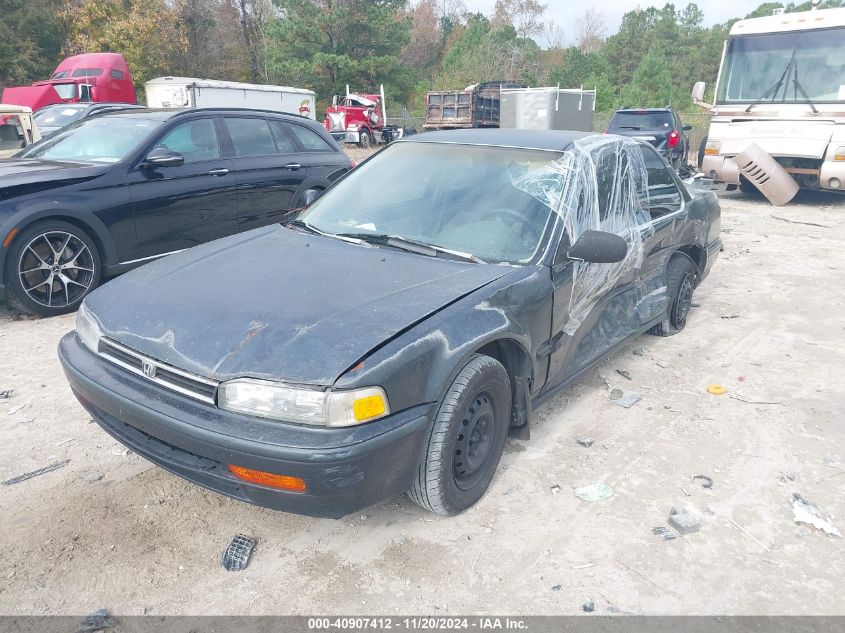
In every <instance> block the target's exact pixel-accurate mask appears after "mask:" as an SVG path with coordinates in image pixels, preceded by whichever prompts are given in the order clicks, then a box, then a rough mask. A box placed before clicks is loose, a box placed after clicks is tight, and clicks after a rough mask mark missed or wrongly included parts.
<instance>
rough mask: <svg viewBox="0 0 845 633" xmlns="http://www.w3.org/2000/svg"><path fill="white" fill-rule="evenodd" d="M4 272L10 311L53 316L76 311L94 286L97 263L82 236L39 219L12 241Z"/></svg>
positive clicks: (64, 225) (89, 241) (88, 241)
mask: <svg viewBox="0 0 845 633" xmlns="http://www.w3.org/2000/svg"><path fill="white" fill-rule="evenodd" d="M57 252H58V255H59V256H58V258H56V257H55V255H56V253H57ZM5 271H6V299H7V300H8V302H9V304H10V305H11V306H12V307H14V308H16V309H18V310H20V311H22V312H28V313H32V314H38V315H41V316H55V315H57V314H65V313H67V312H73V311H74V310H76V309H77V308H78V307H79V304H80V303H82V300H83V299H84V298H85V296H86V295H87V294H88V293H89V292H91V290H93V289H94V288H96V287H97V285H98V284H99V283H100V275H101V274H102V264H101V258H100V252H99V250H98V249H97V245H96V244H95V242H94V240H93V239H91V236H90V235H88V233H86V232H85V231H83V230H82V229H80V228H79V227H77V226H74V225H73V224H69V223H67V222H62V221H60V220H45V221H43V222H36V223H35V224H33V225H32V226H29V227H27V228H25V229H24V230H23V231H21V233H19V234H18V235H17V236H16V237H15V239H14V241H13V242H12V245H11V248H10V249H9V252H8V255H7V256H6V265H5Z"/></svg>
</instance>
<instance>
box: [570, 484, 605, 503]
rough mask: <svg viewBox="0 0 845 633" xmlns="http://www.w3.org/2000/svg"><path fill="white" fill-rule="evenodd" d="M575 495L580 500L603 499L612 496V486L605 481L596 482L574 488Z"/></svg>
mask: <svg viewBox="0 0 845 633" xmlns="http://www.w3.org/2000/svg"><path fill="white" fill-rule="evenodd" d="M575 496H576V497H578V498H579V499H581V500H582V501H603V500H604V499H609V498H610V497H612V496H613V488H611V487H610V486H608V485H607V484H606V483H602V482H598V483H595V484H590V485H589V486H581V487H580V488H576V489H575Z"/></svg>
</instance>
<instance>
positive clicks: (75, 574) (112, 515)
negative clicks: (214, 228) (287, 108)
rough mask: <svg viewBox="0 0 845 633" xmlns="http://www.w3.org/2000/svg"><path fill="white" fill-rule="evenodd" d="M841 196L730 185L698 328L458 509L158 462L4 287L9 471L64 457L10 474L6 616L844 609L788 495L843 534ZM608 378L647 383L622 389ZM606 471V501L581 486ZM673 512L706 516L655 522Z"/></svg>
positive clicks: (635, 353)
mask: <svg viewBox="0 0 845 633" xmlns="http://www.w3.org/2000/svg"><path fill="white" fill-rule="evenodd" d="M356 158H357V157H356ZM843 202H845V199H842V198H837V197H831V196H810V195H804V196H802V198H801V199H800V201H799V202H798V203H797V204H792V205H790V206H789V207H786V208H780V209H774V208H772V207H769V206H768V205H767V204H764V203H763V202H762V201H758V200H754V199H750V198H747V197H745V196H743V195H741V194H738V193H735V194H727V195H726V196H725V197H724V198H723V209H724V211H723V228H724V241H725V251H724V252H723V253H722V255H721V257H720V258H719V260H718V262H717V263H716V266H715V268H714V270H713V273H712V274H711V276H710V277H709V278H708V279H707V280H706V281H705V282H704V283H703V284H702V286H701V287H700V288H699V289H698V290H697V292H696V295H695V299H694V300H695V302H696V305H697V307H696V308H695V309H694V310H693V312H692V314H691V317H690V320H689V323H688V326H687V329H686V330H685V331H684V332H683V333H681V334H680V335H678V336H675V337H672V338H665V339H664V338H655V337H649V336H643V337H641V338H639V339H638V340H636V341H633V342H631V343H629V344H628V345H626V346H625V347H623V348H622V349H621V350H620V351H619V352H618V353H617V354H616V355H615V356H614V357H612V358H611V359H609V360H608V361H607V362H605V363H604V364H603V365H602V366H600V367H599V368H598V369H596V370H594V371H592V372H591V373H589V374H588V375H587V376H585V377H584V378H583V379H581V380H579V381H578V382H577V383H576V384H574V385H573V386H572V387H570V388H568V389H566V390H565V391H563V392H562V393H560V394H559V395H558V396H557V397H556V398H554V399H553V400H551V401H550V402H548V403H547V404H545V405H544V406H543V407H542V408H540V409H539V411H538V412H537V414H536V416H535V420H534V424H533V427H532V434H531V439H530V440H529V441H526V442H518V441H512V440H509V443H508V445H507V447H506V453H505V455H504V456H503V460H502V464H501V467H500V471H499V473H498V475H497V477H496V478H495V480H494V481H493V484H492V486H491V489H490V491H489V493H488V494H487V495H486V497H485V498H484V499H482V501H481V502H480V503H479V504H478V505H477V506H476V507H474V508H473V509H471V510H470V511H468V512H466V513H465V514H463V515H461V516H459V517H454V518H441V517H435V516H432V515H429V514H426V513H425V512H423V511H422V510H420V509H418V508H417V507H416V506H414V505H413V504H411V503H410V502H408V501H407V500H405V499H402V498H397V499H390V500H388V501H385V502H384V503H382V504H380V505H378V506H375V507H372V508H370V509H368V510H366V511H365V512H364V513H363V514H360V515H357V514H356V515H353V516H349V517H347V518H346V519H343V520H337V521H335V520H322V519H311V518H305V517H299V516H294V515H288V514H283V513H279V512H273V511H270V510H264V509H261V508H256V507H251V506H248V505H245V504H243V503H240V502H237V501H233V500H230V499H227V498H225V497H222V496H220V495H217V494H215V493H212V492H208V491H206V490H204V489H202V488H199V487H197V486H194V485H192V484H190V483H187V482H185V481H183V480H181V479H179V478H177V477H175V476H173V475H171V474H169V473H167V472H165V471H163V470H161V469H159V468H156V467H153V466H151V465H150V464H148V463H147V462H145V461H144V460H143V459H141V458H139V457H138V456H137V455H135V454H132V453H127V452H126V451H125V450H124V449H123V448H122V447H121V446H120V445H118V444H116V443H115V442H114V441H113V440H111V439H110V438H109V437H108V436H107V435H106V434H105V433H104V432H102V431H101V430H100V429H99V427H97V425H95V424H92V423H91V422H90V419H89V417H88V416H87V415H86V413H85V412H84V410H83V409H82V407H81V406H79V405H78V404H77V403H76V401H75V400H74V398H73V396H72V395H71V392H70V389H69V388H68V386H67V383H66V381H65V380H64V377H63V375H62V372H61V369H60V366H59V363H58V360H57V359H56V353H55V349H56V345H57V343H58V340H59V338H60V337H61V336H62V335H63V334H64V333H65V332H67V331H68V330H70V329H71V328H72V327H73V316H72V315H68V316H63V317H59V318H53V319H28V318H24V317H22V316H21V315H18V314H15V313H13V312H12V311H11V310H10V309H9V308H8V307H7V306H6V305H5V304H0V391H3V390H5V389H12V390H13V393H12V395H11V397H10V398H8V399H5V400H0V434H2V438H3V441H2V442H0V480H6V479H9V478H11V477H14V476H16V475H19V474H21V473H24V472H27V471H31V470H34V469H37V468H40V467H42V466H45V465H48V464H51V463H54V462H57V461H61V460H70V461H69V462H68V463H67V465H65V466H64V467H63V468H61V469H59V470H56V471H53V472H50V473H47V474H44V475H41V476H39V477H36V478H33V479H29V480H28V481H24V482H22V483H18V484H15V485H11V486H2V487H0V500H2V508H3V511H2V512H0V533H2V534H3V542H4V544H6V547H3V548H1V549H0V574H1V575H2V576H0V577H2V578H3V580H2V582H0V613H5V614H32V613H35V614H57V613H67V614H84V613H88V612H90V611H92V610H93V609H95V608H99V607H105V608H108V609H109V610H110V611H111V612H112V613H117V614H140V613H156V614H182V613H188V614H228V613H233V614H259V613H261V614H290V613H379V614H394V613H429V614H447V613H455V614H457V613H464V614H470V613H536V614H566V613H578V612H581V605H582V604H583V603H585V602H587V601H590V600H592V601H594V602H595V605H596V612H597V613H616V612H621V613H642V614H843V613H845V602H843V601H842V600H841V599H836V598H835V596H837V595H841V590H842V586H843V585H845V556H843V541H842V539H839V538H833V537H828V536H825V535H824V534H822V533H821V532H819V531H818V530H814V529H813V528H810V527H808V526H804V525H798V524H796V523H795V522H794V520H793V510H792V507H791V496H792V493H793V492H798V493H800V494H802V495H803V496H804V497H806V498H807V499H809V500H811V501H812V502H814V503H815V504H817V505H818V507H819V508H821V509H822V510H823V511H824V512H826V513H828V514H830V515H833V517H834V518H833V522H834V524H835V525H836V526H838V528H839V529H840V530H843V531H845V494H843V493H845V470H843V468H845V448H843V447H845V427H843V424H842V420H843V418H845V380H843V378H844V377H845V375H843V374H845V371H843V368H845V322H843V319H842V313H843V310H845V289H843V284H842V274H843V268H844V267H843V258H844V257H845V255H843V253H845V215H843V211H845V205H843ZM804 223H806V224H804ZM816 225H822V226H816ZM616 370H624V371H626V372H628V373H629V374H630V376H631V380H630V381H628V380H626V379H625V378H623V377H622V376H621V375H620V374H619V373H617V371H616ZM710 383H719V384H722V385H724V386H725V387H726V388H727V394H725V395H721V396H717V395H711V394H709V393H707V391H706V388H707V386H708V384H710ZM611 386H612V387H621V388H625V389H634V390H637V391H640V392H641V393H642V394H643V398H642V400H641V401H640V402H639V403H638V404H636V405H635V406H633V407H632V408H630V409H623V408H620V407H618V406H614V405H612V404H611V403H610V402H609V398H608V395H609V387H611ZM587 435H588V436H592V437H593V438H595V443H594V444H593V445H592V446H590V447H589V448H585V447H583V446H581V445H579V444H578V443H577V441H576V440H577V439H578V438H581V437H582V436H587ZM695 475H706V476H708V477H710V478H712V481H713V486H712V488H704V487H702V485H701V483H700V480H696V481H692V480H691V477H693V476H695ZM594 482H604V483H606V484H608V485H610V486H611V487H612V488H613V490H614V494H613V496H612V497H610V498H609V499H606V500H603V501H595V502H586V501H582V500H580V499H579V498H578V497H576V496H575V494H574V493H573V489H574V488H576V487H578V486H582V485H585V484H590V483H594ZM673 506H675V507H679V508H682V507H685V508H687V509H688V510H689V511H691V512H692V513H693V514H695V515H697V516H698V518H699V519H700V521H701V529H700V531H698V532H697V533H694V534H690V535H688V536H684V537H678V538H675V539H674V540H663V539H662V538H661V537H660V536H658V535H655V534H653V533H652V528H653V527H657V526H665V525H667V517H668V515H669V512H670V509H671V508H672V507H673ZM239 532H241V533H245V534H249V535H252V536H254V537H255V538H257V540H258V546H257V548H256V550H255V552H254V554H253V558H252V561H251V563H250V566H249V567H248V569H246V570H245V571H243V572H239V573H229V572H226V571H224V570H223V568H222V567H221V566H220V563H219V557H220V553H221V552H222V550H223V549H224V548H225V547H226V545H227V544H228V542H229V540H230V539H231V538H232V536H233V535H234V534H236V533H239Z"/></svg>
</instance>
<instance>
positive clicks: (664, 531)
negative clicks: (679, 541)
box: [651, 525, 678, 541]
mask: <svg viewBox="0 0 845 633" xmlns="http://www.w3.org/2000/svg"><path fill="white" fill-rule="evenodd" d="M651 533H652V534H654V535H655V536H662V537H663V540H664V541H671V540H672V539H675V538H678V537H677V536H675V534H674V533H673V532H672V530H670V529H669V528H667V527H666V526H663V525H659V526H657V527H653V528H651Z"/></svg>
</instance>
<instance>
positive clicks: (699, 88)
mask: <svg viewBox="0 0 845 633" xmlns="http://www.w3.org/2000/svg"><path fill="white" fill-rule="evenodd" d="M706 88H707V84H706V83H704V82H703V81H696V82H695V85H694V86H693V87H692V100H693V102H694V103H698V102H699V101H704V91H705V89H706Z"/></svg>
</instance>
